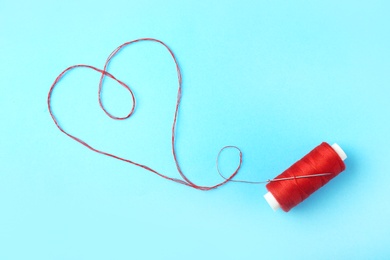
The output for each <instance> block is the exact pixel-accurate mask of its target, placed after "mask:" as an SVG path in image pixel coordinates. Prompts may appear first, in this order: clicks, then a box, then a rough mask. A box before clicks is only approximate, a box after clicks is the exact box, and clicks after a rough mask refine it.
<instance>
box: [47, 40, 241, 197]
mask: <svg viewBox="0 0 390 260" xmlns="http://www.w3.org/2000/svg"><path fill="white" fill-rule="evenodd" d="M141 41H151V42H156V43H159V44H161V45H163V46H164V47H165V48H166V49H167V50H168V51H169V53H170V55H171V56H172V58H173V61H174V63H175V65H176V70H177V79H178V91H177V101H176V109H175V114H174V118H173V123H172V135H171V141H172V142H171V145H172V155H173V159H174V161H175V164H176V168H177V170H178V172H179V174H180V175H181V177H182V178H183V180H180V179H177V178H171V177H169V176H166V175H164V174H161V173H159V172H157V171H156V170H154V169H152V168H150V167H149V166H146V165H143V164H140V163H137V162H134V161H132V160H129V159H125V158H122V157H119V156H116V155H114V154H110V153H107V152H104V151H101V150H98V149H96V148H94V147H92V146H91V145H89V144H88V143H86V142H84V141H83V140H82V139H80V138H78V137H76V136H74V135H72V134H70V133H68V132H67V131H65V130H64V129H63V128H62V127H61V126H60V124H59V123H58V120H57V118H56V117H55V116H54V113H53V111H52V107H51V96H52V93H53V90H54V89H55V87H56V86H57V84H58V83H59V81H60V80H61V79H62V78H63V77H64V75H65V74H66V73H67V72H69V71H71V70H73V69H77V68H88V69H92V70H95V71H97V72H99V73H101V78H100V82H99V90H98V97H99V105H100V107H101V108H102V109H103V111H104V112H105V113H106V114H107V115H108V116H109V117H110V118H112V119H114V120H124V119H126V118H129V117H130V116H131V115H132V114H133V113H134V109H135V104H136V100H135V97H134V94H133V92H132V90H131V89H130V87H129V86H128V85H127V84H126V83H124V82H122V81H120V80H119V79H117V78H115V77H114V75H112V74H111V73H109V72H108V71H107V67H108V65H109V63H110V61H111V60H112V59H113V58H114V57H115V55H117V54H118V52H119V51H120V50H121V49H123V48H124V47H126V46H128V45H130V44H133V43H136V42H141ZM106 76H107V77H110V78H112V79H113V80H115V81H116V82H118V83H119V84H120V85H121V86H123V87H124V88H125V89H126V90H127V91H129V93H130V95H131V97H132V101H133V105H132V108H131V111H130V113H129V114H128V115H127V116H125V117H116V116H114V115H112V114H110V113H109V112H108V111H107V110H106V108H105V106H104V104H103V102H102V98H101V90H102V87H103V80H104V77H106ZM181 89H182V76H181V71H180V67H179V64H178V62H177V59H176V57H175V55H174V53H173V52H172V50H171V49H170V48H169V47H168V46H167V45H166V44H165V43H164V42H162V41H160V40H157V39H153V38H141V39H137V40H133V41H130V42H126V43H124V44H122V45H120V46H119V47H117V48H116V49H115V50H114V51H113V52H112V53H111V54H110V55H109V56H108V58H107V60H106V63H105V64H104V68H103V69H98V68H96V67H94V66H90V65H84V64H79V65H74V66H70V67H68V68H67V69H65V70H64V71H63V72H61V74H59V75H58V77H57V78H56V79H55V81H54V83H53V84H52V86H51V87H50V90H49V93H48V97H47V105H48V108H49V113H50V115H51V117H52V119H53V121H54V123H55V124H56V126H57V127H58V129H59V130H60V131H61V132H63V133H64V134H66V135H67V136H69V137H70V138H72V139H73V140H75V141H76V142H79V143H80V144H82V145H84V146H85V147H87V148H88V149H90V150H92V151H94V152H97V153H100V154H103V155H105V156H109V157H112V158H115V159H118V160H121V161H124V162H127V163H131V164H133V165H135V166H138V167H141V168H143V169H145V170H148V171H150V172H153V173H155V174H157V175H159V176H160V177H163V178H165V179H168V180H171V181H174V182H177V183H180V184H183V185H186V186H189V187H192V188H195V189H198V190H212V189H215V188H218V187H219V186H222V185H224V184H225V183H227V182H229V181H230V180H231V179H233V178H234V176H236V174H237V173H238V171H239V170H240V168H241V164H242V153H241V151H240V153H239V157H240V161H239V165H238V166H237V168H236V170H235V171H234V172H233V174H232V175H230V176H229V178H226V179H225V180H224V181H222V182H220V183H218V184H216V185H213V186H199V185H196V184H195V183H193V182H192V181H190V180H189V178H188V177H187V176H186V175H184V173H183V172H182V170H181V167H180V164H179V161H178V159H177V155H176V142H175V136H176V135H175V133H176V123H177V117H178V112H179V107H180V101H181V96H182V95H181Z"/></svg>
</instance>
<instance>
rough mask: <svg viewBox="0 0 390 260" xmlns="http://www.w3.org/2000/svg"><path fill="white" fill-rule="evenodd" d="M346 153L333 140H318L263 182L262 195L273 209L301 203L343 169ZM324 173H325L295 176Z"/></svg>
mask: <svg viewBox="0 0 390 260" xmlns="http://www.w3.org/2000/svg"><path fill="white" fill-rule="evenodd" d="M346 158H347V155H346V154H345V152H344V151H343V149H341V147H340V146H339V145H337V144H333V145H332V146H330V145H329V144H328V143H325V142H324V143H322V144H320V145H319V146H317V147H316V148H314V149H313V150H312V151H311V152H309V153H308V154H307V155H305V156H304V157H303V158H302V159H300V160H299V161H297V162H296V163H294V164H293V165H292V166H291V167H290V168H288V169H287V170H285V171H284V172H283V173H281V174H280V175H278V176H277V177H276V178H275V180H277V179H283V178H288V180H283V181H271V182H270V183H268V184H267V185H266V188H267V190H268V193H267V194H265V195H264V198H265V199H266V201H267V202H268V204H269V205H270V206H271V208H272V209H273V210H277V209H278V208H282V210H284V211H285V212H288V211H289V210H290V209H292V208H293V207H295V206H296V205H298V204H299V203H301V202H302V201H303V200H305V199H306V198H308V197H309V196H310V195H311V194H313V193H314V192H315V191H317V190H318V189H319V188H321V187H322V186H324V185H325V184H326V183H328V182H329V181H330V180H331V179H333V178H334V177H336V176H337V175H338V174H339V173H340V172H342V171H343V170H344V169H345V164H344V160H345V159H346ZM322 173H328V175H323V176H316V177H309V178H296V177H298V176H309V175H316V174H322Z"/></svg>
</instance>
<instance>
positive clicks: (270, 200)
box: [264, 192, 280, 211]
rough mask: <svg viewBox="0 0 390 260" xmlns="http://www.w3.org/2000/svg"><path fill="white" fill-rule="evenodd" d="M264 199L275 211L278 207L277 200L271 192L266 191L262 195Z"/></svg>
mask: <svg viewBox="0 0 390 260" xmlns="http://www.w3.org/2000/svg"><path fill="white" fill-rule="evenodd" d="M264 198H265V200H266V201H267V202H268V204H269V206H270V207H271V208H272V209H273V210H274V211H276V210H277V209H278V208H280V204H279V202H278V201H277V200H276V199H275V197H274V195H272V193H271V192H267V193H266V194H265V195H264Z"/></svg>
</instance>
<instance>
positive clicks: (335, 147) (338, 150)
mask: <svg viewBox="0 0 390 260" xmlns="http://www.w3.org/2000/svg"><path fill="white" fill-rule="evenodd" d="M332 148H333V150H335V152H336V153H337V154H338V155H339V156H340V158H341V160H343V161H345V159H347V154H346V153H345V152H344V150H343V149H341V147H340V146H339V145H338V144H336V143H334V144H332Z"/></svg>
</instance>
